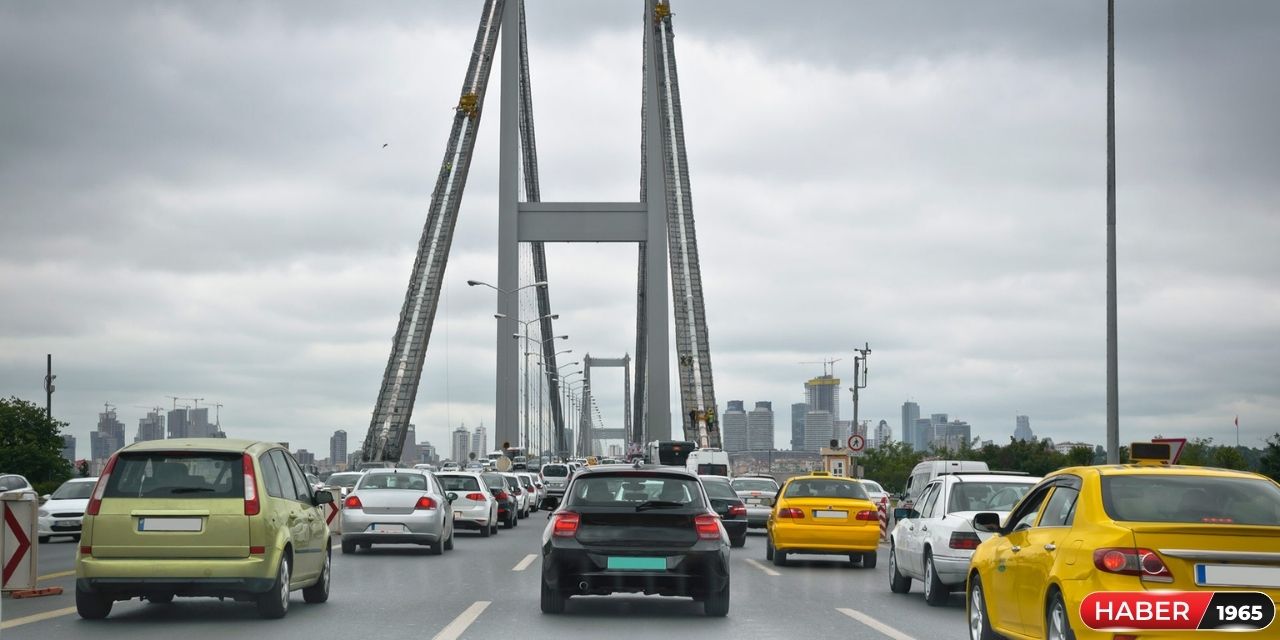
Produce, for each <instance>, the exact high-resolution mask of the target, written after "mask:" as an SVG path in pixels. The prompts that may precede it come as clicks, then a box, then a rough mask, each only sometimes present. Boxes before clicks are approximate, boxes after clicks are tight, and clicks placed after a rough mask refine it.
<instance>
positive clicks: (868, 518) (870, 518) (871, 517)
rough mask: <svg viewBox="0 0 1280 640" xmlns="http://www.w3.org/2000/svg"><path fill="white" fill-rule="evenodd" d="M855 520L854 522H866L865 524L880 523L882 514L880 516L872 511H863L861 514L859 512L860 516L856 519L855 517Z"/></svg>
mask: <svg viewBox="0 0 1280 640" xmlns="http://www.w3.org/2000/svg"><path fill="white" fill-rule="evenodd" d="M853 519H854V520H862V521H864V522H879V521H880V514H879V513H876V512H875V511H870V510H868V509H863V510H862V511H859V512H858V515H856V516H854V517H853Z"/></svg>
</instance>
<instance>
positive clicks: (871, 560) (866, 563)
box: [862, 551, 880, 569]
mask: <svg viewBox="0 0 1280 640" xmlns="http://www.w3.org/2000/svg"><path fill="white" fill-rule="evenodd" d="M879 561H880V554H879V553H878V552H875V551H868V552H866V553H864V554H862V568H863V569H874V568H876V563H877V562H879Z"/></svg>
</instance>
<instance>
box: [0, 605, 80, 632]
mask: <svg viewBox="0 0 1280 640" xmlns="http://www.w3.org/2000/svg"><path fill="white" fill-rule="evenodd" d="M75 612H76V608H75V607H67V608H65V609H54V610H53V611H46V612H44V613H37V614H35V615H30V616H25V617H22V618H14V619H12V620H5V621H4V622H0V629H11V628H13V627H17V626H21V625H24V624H31V623H32V622H43V621H45V620H50V619H52V618H61V617H62V616H68V615H71V614H73V613H75Z"/></svg>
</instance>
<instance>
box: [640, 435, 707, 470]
mask: <svg viewBox="0 0 1280 640" xmlns="http://www.w3.org/2000/svg"><path fill="white" fill-rule="evenodd" d="M697 448H698V445H697V444H695V443H693V442H689V441H687V440H654V441H653V442H650V443H649V447H648V454H647V456H646V457H647V458H648V459H649V464H660V465H664V466H668V467H683V466H685V463H686V462H687V461H688V459H689V454H690V453H692V452H693V451H694V449H697Z"/></svg>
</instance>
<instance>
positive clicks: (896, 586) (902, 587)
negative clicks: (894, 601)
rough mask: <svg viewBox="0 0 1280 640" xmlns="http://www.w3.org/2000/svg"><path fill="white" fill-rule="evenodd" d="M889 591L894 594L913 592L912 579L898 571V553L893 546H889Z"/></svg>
mask: <svg viewBox="0 0 1280 640" xmlns="http://www.w3.org/2000/svg"><path fill="white" fill-rule="evenodd" d="M889 590H890V591H892V592H894V593H908V592H910V591H911V578H908V577H907V576H904V575H902V573H901V572H899V571H898V551H897V547H895V546H893V545H889Z"/></svg>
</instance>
